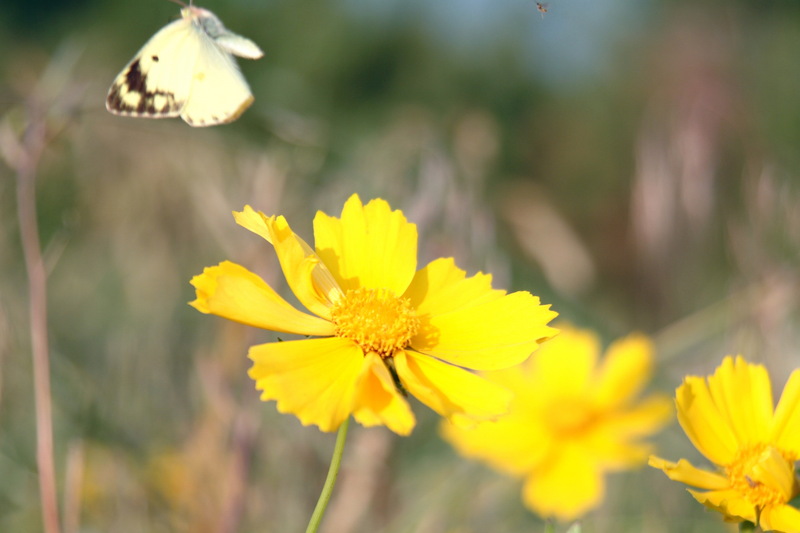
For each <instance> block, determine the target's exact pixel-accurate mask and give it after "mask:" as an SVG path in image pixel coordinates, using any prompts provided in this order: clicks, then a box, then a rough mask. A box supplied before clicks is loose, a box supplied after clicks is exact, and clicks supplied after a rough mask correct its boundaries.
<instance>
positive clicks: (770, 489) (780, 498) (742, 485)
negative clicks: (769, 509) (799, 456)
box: [725, 443, 798, 509]
mask: <svg viewBox="0 0 800 533" xmlns="http://www.w3.org/2000/svg"><path fill="white" fill-rule="evenodd" d="M725 473H726V474H727V476H728V478H729V479H730V481H731V488H733V489H735V490H736V491H737V492H739V493H740V494H742V495H743V496H744V497H745V498H746V499H747V500H748V501H749V502H750V503H752V504H753V505H755V506H756V507H757V508H758V509H763V508H764V507H766V506H769V505H780V504H784V503H786V502H788V501H789V500H791V499H792V498H793V497H794V496H795V495H796V494H797V493H798V486H797V482H796V480H795V476H794V461H793V458H792V457H791V455H790V454H788V453H785V452H783V451H781V450H779V449H778V448H776V447H774V446H772V445H770V444H765V443H760V444H756V445H754V446H750V447H748V448H743V449H741V450H739V453H737V454H736V458H735V459H734V460H733V462H732V463H731V464H729V465H728V466H726V467H725Z"/></svg>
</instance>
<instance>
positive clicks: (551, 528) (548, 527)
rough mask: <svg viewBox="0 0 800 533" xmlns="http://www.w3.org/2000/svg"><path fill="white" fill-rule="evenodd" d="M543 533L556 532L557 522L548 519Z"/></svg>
mask: <svg viewBox="0 0 800 533" xmlns="http://www.w3.org/2000/svg"><path fill="white" fill-rule="evenodd" d="M543 533H556V524H555V522H554V521H553V520H546V521H545V523H544V532H543Z"/></svg>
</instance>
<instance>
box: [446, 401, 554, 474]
mask: <svg viewBox="0 0 800 533" xmlns="http://www.w3.org/2000/svg"><path fill="white" fill-rule="evenodd" d="M439 429H440V431H441V433H442V436H443V437H444V438H445V439H446V440H447V441H448V442H449V443H450V444H452V445H453V447H454V448H456V449H457V450H458V452H459V453H460V454H461V455H464V456H466V457H471V458H476V459H482V460H484V461H486V462H487V463H489V464H490V465H492V466H493V467H494V468H496V469H497V470H500V471H502V472H507V473H509V474H512V475H517V476H522V475H525V474H528V473H530V472H531V471H533V470H534V468H536V466H537V465H538V464H539V463H540V462H541V461H542V459H543V457H545V456H547V454H548V453H549V451H550V448H551V446H552V445H554V442H553V441H552V435H551V434H550V433H549V432H548V431H545V429H544V427H543V426H542V425H541V423H539V422H538V421H537V420H535V419H528V418H526V417H524V416H520V415H519V414H517V413H514V412H511V413H509V414H508V415H506V416H503V417H500V418H499V419H498V420H496V421H485V422H478V423H477V424H475V426H474V427H470V428H465V427H462V426H459V425H456V424H453V423H451V422H448V421H447V420H442V422H441V424H440V426H439Z"/></svg>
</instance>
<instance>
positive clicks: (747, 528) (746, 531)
mask: <svg viewBox="0 0 800 533" xmlns="http://www.w3.org/2000/svg"><path fill="white" fill-rule="evenodd" d="M754 531H756V525H755V524H754V523H752V522H748V521H747V520H745V521H744V522H739V532H740V533H753V532H754ZM759 531H760V530H759Z"/></svg>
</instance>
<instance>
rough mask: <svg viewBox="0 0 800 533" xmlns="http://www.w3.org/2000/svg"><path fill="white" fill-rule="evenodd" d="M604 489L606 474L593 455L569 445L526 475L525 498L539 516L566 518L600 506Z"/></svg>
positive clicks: (572, 517) (571, 517)
mask: <svg viewBox="0 0 800 533" xmlns="http://www.w3.org/2000/svg"><path fill="white" fill-rule="evenodd" d="M604 493H605V481H604V479H603V474H602V472H601V471H599V470H598V469H597V467H596V465H595V463H594V459H593V457H592V456H591V455H590V454H587V453H586V452H585V451H584V450H582V449H581V448H580V447H577V446H571V445H567V446H564V447H563V448H561V449H560V451H559V452H558V453H557V454H555V455H554V456H553V457H551V458H549V459H548V460H547V461H546V462H544V463H543V465H542V468H540V469H538V470H537V471H536V472H534V473H533V474H531V475H530V477H528V478H527V480H526V482H525V487H524V488H523V499H524V501H525V503H526V504H527V505H528V506H529V507H530V508H531V509H533V510H534V511H535V512H536V513H537V514H539V515H540V516H543V517H555V518H557V519H559V520H561V521H565V522H566V521H571V520H574V519H576V518H579V517H581V516H582V515H584V514H585V513H586V512H588V511H590V510H591V509H593V508H595V507H597V505H599V503H600V502H601V501H602V499H603V495H604Z"/></svg>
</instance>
